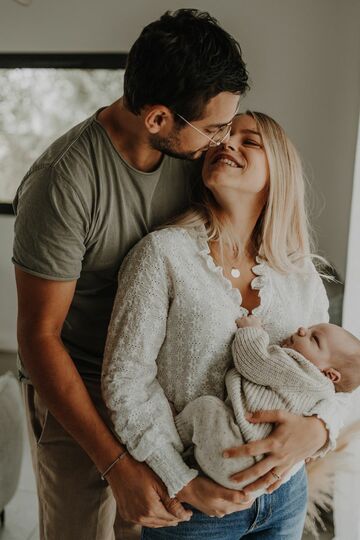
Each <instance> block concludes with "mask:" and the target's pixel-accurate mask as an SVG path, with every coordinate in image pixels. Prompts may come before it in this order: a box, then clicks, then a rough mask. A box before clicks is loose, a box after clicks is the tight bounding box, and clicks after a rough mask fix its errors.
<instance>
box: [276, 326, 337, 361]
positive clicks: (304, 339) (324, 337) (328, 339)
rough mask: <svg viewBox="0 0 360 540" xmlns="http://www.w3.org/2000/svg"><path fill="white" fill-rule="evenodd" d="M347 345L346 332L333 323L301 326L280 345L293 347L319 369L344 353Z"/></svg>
mask: <svg viewBox="0 0 360 540" xmlns="http://www.w3.org/2000/svg"><path fill="white" fill-rule="evenodd" d="M346 346H347V337H346V333H345V332H344V330H343V329H342V328H341V327H340V326H336V325H335V324H325V323H324V324H315V325H314V326H310V327H309V328H304V327H303V326H301V327H300V328H299V329H298V330H297V332H295V333H294V334H292V335H291V336H290V337H289V338H287V339H285V340H284V341H283V342H282V347H286V348H288V349H293V350H294V351H297V352H298V353H300V354H302V355H303V356H305V358H306V359H307V360H309V361H310V362H312V363H313V364H314V365H315V366H317V367H318V368H319V369H326V368H328V367H331V365H332V359H333V358H334V357H335V356H337V355H338V354H339V353H344V349H346Z"/></svg>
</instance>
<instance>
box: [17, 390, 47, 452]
mask: <svg viewBox="0 0 360 540" xmlns="http://www.w3.org/2000/svg"><path fill="white" fill-rule="evenodd" d="M23 393H24V399H25V404H26V408H27V412H28V419H29V425H30V428H31V430H32V432H33V435H34V439H35V442H36V444H37V445H39V444H41V443H42V442H43V441H44V438H45V432H46V429H47V425H48V421H49V415H50V413H49V409H48V408H47V407H46V406H45V405H44V403H43V402H42V401H41V399H40V396H39V394H38V393H37V392H36V390H35V388H34V387H33V385H32V384H25V385H24V392H23Z"/></svg>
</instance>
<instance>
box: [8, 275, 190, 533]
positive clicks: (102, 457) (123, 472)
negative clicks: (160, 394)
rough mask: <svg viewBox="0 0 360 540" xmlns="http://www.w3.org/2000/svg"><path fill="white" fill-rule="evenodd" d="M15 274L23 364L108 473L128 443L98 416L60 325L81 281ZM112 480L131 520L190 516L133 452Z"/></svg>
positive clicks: (154, 523) (164, 521)
mask: <svg viewBox="0 0 360 540" xmlns="http://www.w3.org/2000/svg"><path fill="white" fill-rule="evenodd" d="M15 273H16V284H17V291H18V331H17V332H18V344H19V353H20V356H21V360H22V362H23V364H24V367H25V369H26V371H27V372H28V373H29V376H30V378H31V381H32V383H33V384H34V387H35V388H36V390H37V392H38V393H39V395H40V397H41V399H42V400H43V401H44V403H45V405H46V406H47V407H48V409H49V410H50V412H51V413H52V414H53V415H54V416H55V418H56V419H57V420H58V421H59V422H60V424H61V425H62V426H63V427H64V429H66V431H68V432H69V433H70V434H71V435H72V437H73V438H74V439H75V440H76V441H77V442H78V443H79V445H80V446H81V447H82V448H83V449H84V450H85V452H86V453H87V454H88V455H89V456H90V458H91V459H92V461H93V462H94V464H95V465H96V467H97V468H98V470H99V471H104V470H105V469H106V468H107V467H108V465H109V464H110V463H112V462H113V461H114V460H115V458H116V457H117V456H118V455H119V454H120V452H121V451H122V450H123V447H122V446H121V444H120V443H119V441H118V440H117V439H116V438H115V437H114V435H113V434H112V433H111V431H110V430H109V429H108V427H107V426H106V425H105V423H104V421H103V420H102V419H101V417H100V415H99V414H98V412H97V410H96V408H95V406H94V405H93V403H92V400H91V398H90V396H89V394H88V392H87V390H86V387H85V385H84V383H83V381H82V379H81V377H80V375H79V373H78V371H77V369H76V367H75V365H74V363H73V361H72V359H71V358H70V356H69V354H68V352H67V351H66V349H65V347H64V345H63V343H62V340H61V329H62V326H63V323H64V320H65V317H66V314H67V312H68V310H69V307H70V304H71V301H72V298H73V295H74V291H75V285H76V281H62V282H58V281H52V280H47V279H42V278H38V277H35V276H32V275H30V274H28V273H26V272H24V271H23V270H21V269H19V268H16V270H15ZM108 480H109V483H110V485H111V487H112V489H113V492H114V495H115V498H116V500H117V503H118V508H119V511H120V513H121V515H122V517H123V518H124V519H127V520H128V521H134V522H138V523H140V524H142V525H147V526H150V527H159V526H162V527H163V526H166V525H169V524H174V525H175V524H176V523H177V522H178V521H179V519H180V520H182V519H188V517H189V514H188V512H186V511H185V510H184V509H183V507H182V506H181V505H180V503H178V502H177V501H176V500H175V501H174V500H173V501H170V499H169V498H168V495H167V491H166V488H165V486H164V485H163V484H162V482H161V481H160V480H159V479H158V478H157V477H156V475H155V474H154V473H153V472H152V471H151V470H150V469H149V468H148V467H147V466H146V465H144V464H141V463H137V462H136V461H135V460H133V459H132V458H131V457H130V456H126V458H125V459H124V460H121V462H118V463H117V465H116V466H115V467H114V468H113V469H112V471H111V473H110V474H109V476H108ZM140 482H141V483H140ZM129 491H130V492H131V495H130V498H133V494H134V492H135V491H136V492H137V497H136V501H134V502H132V504H131V506H132V507H131V508H129V505H128V504H126V499H127V500H129ZM139 492H140V493H139ZM163 504H165V506H166V507H167V508H168V510H169V512H168V511H167V510H166V509H165V507H164V506H163ZM170 512H171V513H170ZM175 515H176V516H177V518H175V517H174V516H175Z"/></svg>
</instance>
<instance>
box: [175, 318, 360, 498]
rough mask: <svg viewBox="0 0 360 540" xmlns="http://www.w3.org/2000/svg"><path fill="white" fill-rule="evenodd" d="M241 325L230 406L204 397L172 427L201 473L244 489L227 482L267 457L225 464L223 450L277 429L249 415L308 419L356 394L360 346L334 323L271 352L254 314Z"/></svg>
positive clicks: (229, 381)
mask: <svg viewBox="0 0 360 540" xmlns="http://www.w3.org/2000/svg"><path fill="white" fill-rule="evenodd" d="M236 323H237V326H238V330H237V332H236V334H235V337H234V341H233V344H232V353H233V361H234V366H235V367H234V368H232V369H230V370H229V371H228V372H227V374H226V376H225V384H226V389H227V396H228V397H227V399H226V401H225V403H224V402H223V401H221V400H220V399H218V398H217V397H215V396H209V395H206V396H201V397H199V398H197V399H195V400H194V401H192V402H190V403H188V405H186V407H185V408H184V409H183V410H182V411H181V413H180V414H178V415H176V416H175V424H176V427H177V430H178V432H179V435H180V437H181V439H182V442H183V444H184V446H185V448H186V447H188V446H190V445H192V444H193V445H194V455H195V458H196V461H197V463H198V465H199V466H200V468H201V469H202V471H203V472H205V473H206V474H207V475H208V476H209V477H210V478H212V479H213V480H215V481H216V482H217V483H219V484H221V485H223V486H225V487H227V488H231V489H238V490H240V489H242V488H243V487H244V485H245V484H243V483H238V482H234V481H232V480H230V479H229V476H231V475H232V474H235V473H236V472H238V471H240V470H243V469H245V468H248V467H250V466H251V465H253V464H254V463H255V462H257V461H260V460H261V459H262V458H263V456H262V455H260V456H257V457H256V458H253V457H242V458H233V459H225V458H223V457H222V452H223V450H224V449H225V448H231V447H234V446H240V445H242V444H246V443H247V442H249V441H253V440H259V439H263V438H265V437H267V436H268V435H269V433H270V431H271V430H272V427H273V426H272V424H252V423H250V422H248V421H247V420H246V418H245V415H246V413H247V412H253V411H256V410H276V409H286V410H287V411H289V412H292V413H295V414H303V415H307V416H309V415H311V411H312V409H313V408H314V407H315V405H316V404H317V403H318V402H319V401H320V400H332V399H333V398H334V396H335V392H352V391H353V390H355V389H356V388H357V387H358V386H360V340H358V339H357V338H356V337H355V336H353V335H352V334H350V333H349V332H347V331H346V330H344V329H343V328H341V327H339V326H336V325H334V324H317V325H314V326H311V327H310V328H303V327H301V328H299V329H298V331H297V332H295V333H294V334H292V335H291V336H290V337H289V338H287V339H285V340H284V341H283V342H282V344H281V346H278V345H270V346H269V336H268V334H267V333H266V332H265V330H263V328H262V326H261V322H260V320H259V319H257V318H256V317H254V316H252V315H250V316H248V317H243V318H241V319H238V320H237V321H236ZM259 494H260V493H257V494H256V495H259Z"/></svg>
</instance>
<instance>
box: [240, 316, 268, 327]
mask: <svg viewBox="0 0 360 540" xmlns="http://www.w3.org/2000/svg"><path fill="white" fill-rule="evenodd" d="M236 326H237V327H238V328H248V327H253V328H262V325H261V319H259V318H258V317H255V315H248V316H247V317H240V319H236Z"/></svg>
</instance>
